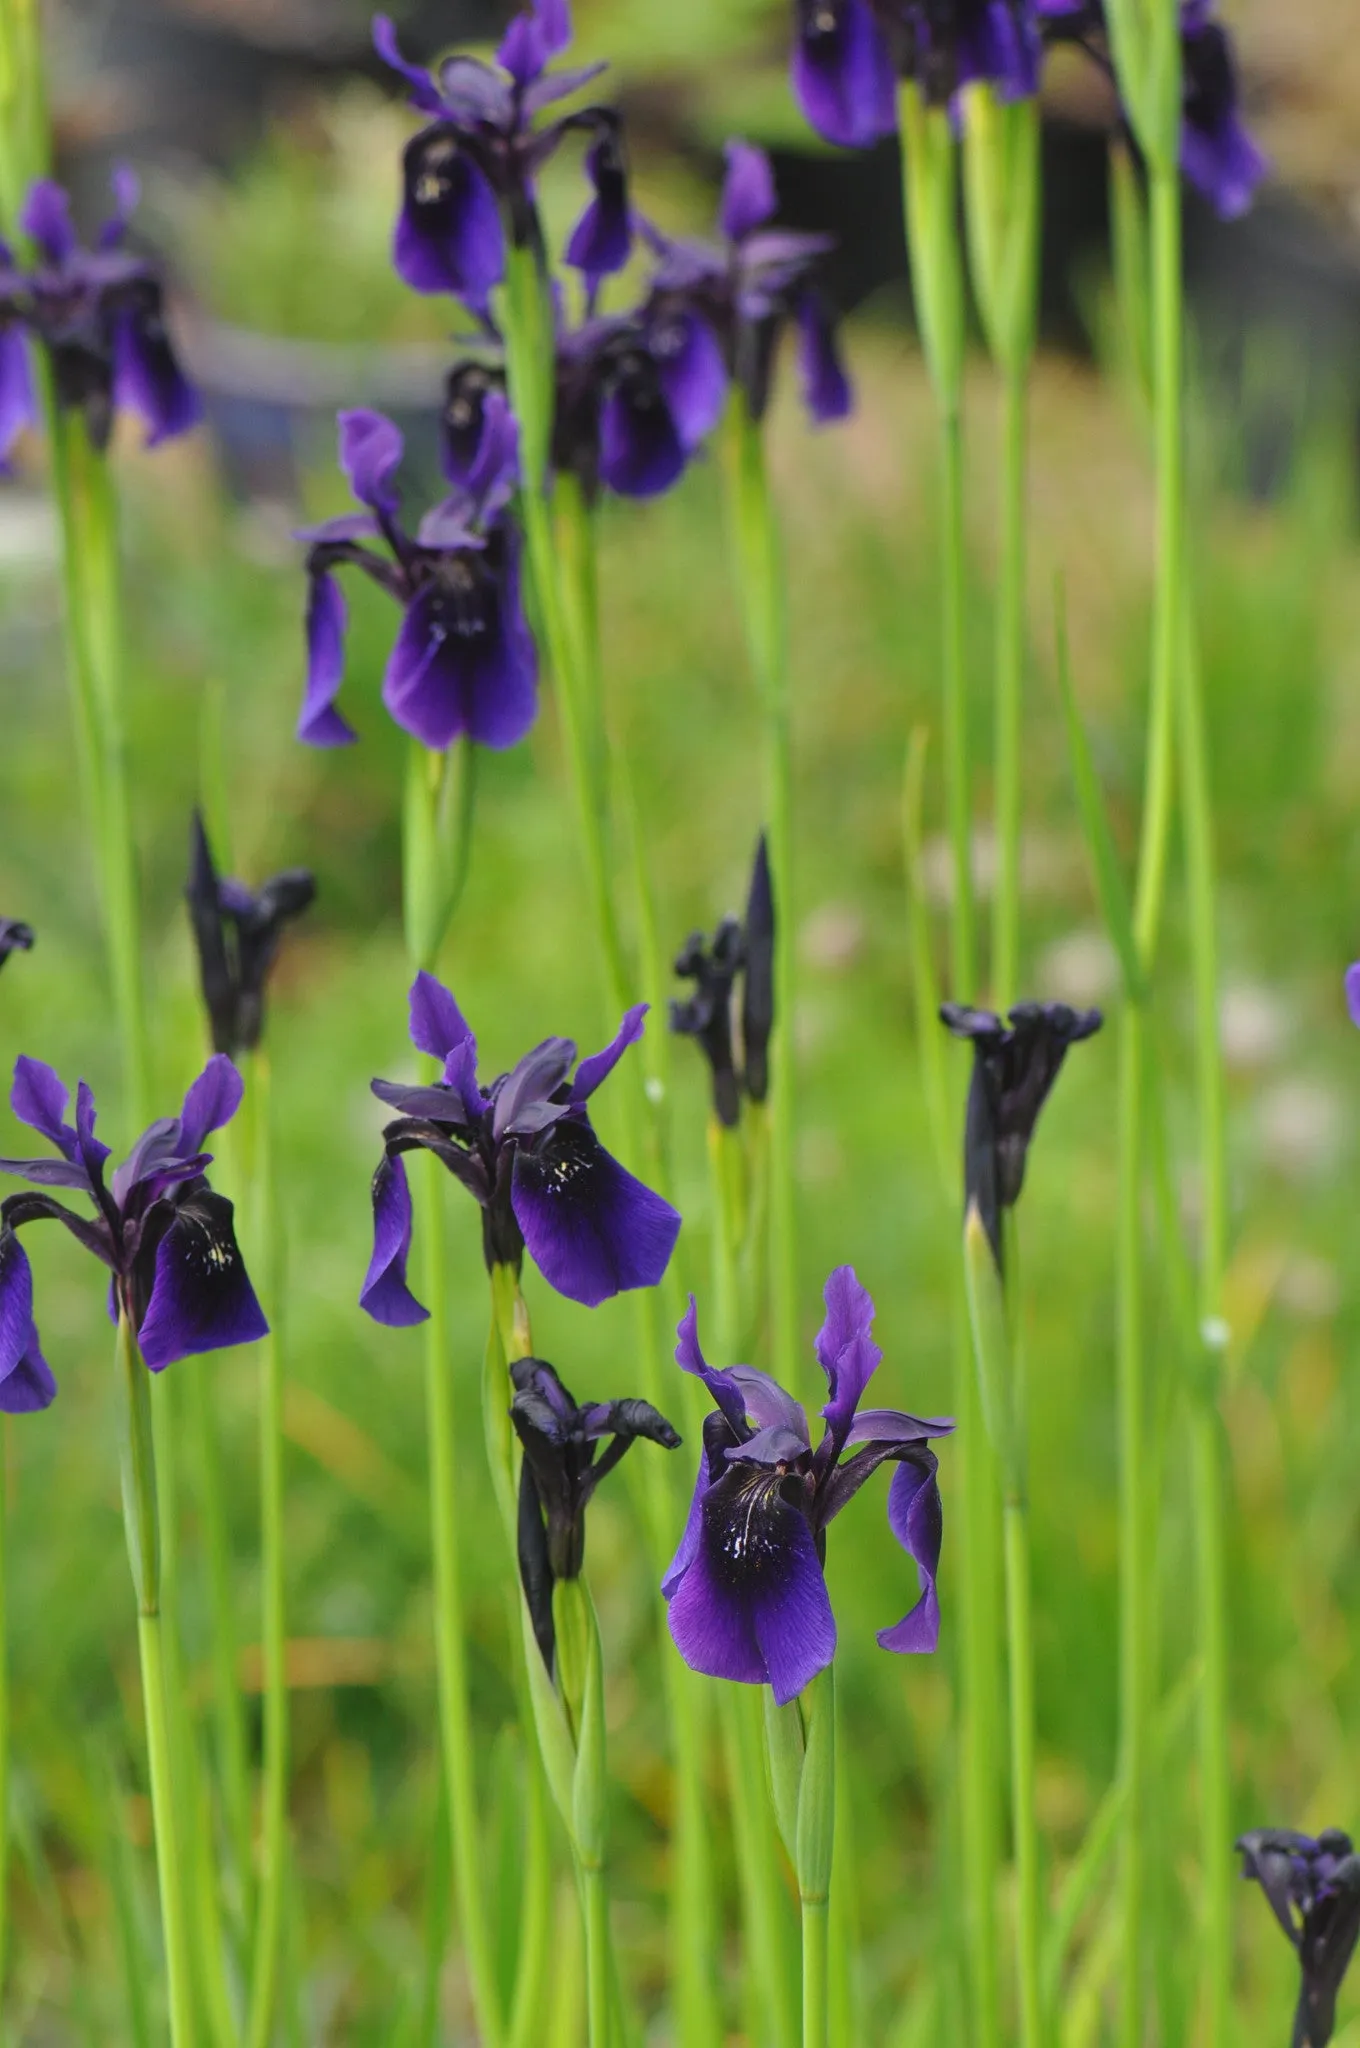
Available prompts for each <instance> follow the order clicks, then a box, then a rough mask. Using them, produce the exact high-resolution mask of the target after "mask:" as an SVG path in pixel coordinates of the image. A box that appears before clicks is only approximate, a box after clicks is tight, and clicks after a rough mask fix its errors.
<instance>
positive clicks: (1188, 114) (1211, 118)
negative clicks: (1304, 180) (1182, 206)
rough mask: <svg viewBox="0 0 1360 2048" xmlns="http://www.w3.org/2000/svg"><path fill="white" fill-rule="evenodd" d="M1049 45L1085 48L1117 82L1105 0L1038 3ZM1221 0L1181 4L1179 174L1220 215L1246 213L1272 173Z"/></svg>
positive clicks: (1229, 217)
mask: <svg viewBox="0 0 1360 2048" xmlns="http://www.w3.org/2000/svg"><path fill="white" fill-rule="evenodd" d="M1033 4H1034V6H1035V8H1036V10H1037V13H1038V16H1039V20H1040V26H1041V29H1042V31H1043V34H1044V37H1045V39H1046V40H1047V41H1049V42H1074V43H1079V44H1080V45H1081V47H1082V48H1083V49H1084V50H1085V51H1086V53H1087V54H1088V56H1090V57H1091V58H1092V59H1093V60H1094V62H1095V63H1096V64H1098V65H1099V66H1100V68H1101V70H1103V71H1105V72H1106V73H1107V74H1108V75H1109V77H1110V79H1111V81H1112V82H1113V80H1114V65H1113V63H1112V61H1111V58H1110V49H1109V37H1108V34H1107V30H1106V24H1105V9H1104V5H1103V0H1033ZM1214 5H1215V0H1181V71H1182V93H1183V103H1184V119H1183V122H1182V126H1181V169H1182V171H1183V172H1184V173H1185V175H1186V177H1187V178H1188V179H1189V181H1190V183H1191V184H1192V185H1193V186H1194V187H1195V189H1196V190H1197V191H1198V192H1200V193H1202V194H1203V196H1204V197H1205V198H1206V199H1207V200H1208V201H1209V204H1210V205H1211V206H1212V207H1213V208H1214V210H1215V212H1217V213H1218V214H1219V215H1220V217H1221V218H1222V219H1224V220H1234V219H1236V218H1237V216H1238V215H1239V214H1242V213H1245V212H1246V210H1247V208H1248V207H1249V206H1250V205H1251V202H1252V199H1253V198H1254V196H1255V193H1256V188H1257V186H1258V185H1259V184H1260V183H1261V180H1262V179H1263V178H1264V177H1265V175H1266V172H1267V171H1268V169H1269V168H1270V166H1269V164H1268V162H1267V160H1266V158H1265V156H1264V155H1263V154H1262V152H1261V150H1260V149H1259V148H1258V147H1257V145H1256V143H1255V142H1254V141H1253V140H1252V138H1251V136H1250V135H1249V134H1248V133H1247V130H1246V127H1245V125H1244V123H1243V121H1242V116H1241V97H1240V93H1239V89H1238V78H1237V63H1236V59H1235V58H1234V55H1233V48H1232V42H1231V39H1230V38H1229V36H1228V33H1227V31H1226V29H1225V28H1224V27H1223V25H1222V23H1221V22H1218V21H1215V20H1214Z"/></svg>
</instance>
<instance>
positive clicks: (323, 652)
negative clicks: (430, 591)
mask: <svg viewBox="0 0 1360 2048" xmlns="http://www.w3.org/2000/svg"><path fill="white" fill-rule="evenodd" d="M345 617H346V608H345V594H344V592H343V591H342V590H341V588H340V585H339V584H338V583H337V581H336V579H335V578H334V576H332V575H331V573H330V571H329V570H328V569H314V570H313V571H312V573H311V576H310V579H309V585H308V592H307V686H306V690H305V692H304V694H303V699H302V709H301V711H300V712H299V714H298V723H297V736H298V738H299V739H300V740H303V741H304V742H305V743H306V744H307V745H308V746H310V747H347V746H350V745H352V744H353V742H354V741H355V740H356V739H357V738H358V737H359V735H358V734H357V733H356V732H355V730H354V727H353V726H352V725H351V724H350V723H349V720H348V719H347V718H345V717H343V716H342V714H341V713H340V712H338V711H337V710H336V708H335V699H336V696H337V694H338V692H339V689H340V684H341V681H342V679H343V677H344V673H345Z"/></svg>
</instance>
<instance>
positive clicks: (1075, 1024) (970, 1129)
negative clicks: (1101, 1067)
mask: <svg viewBox="0 0 1360 2048" xmlns="http://www.w3.org/2000/svg"><path fill="white" fill-rule="evenodd" d="M940 1020H941V1022H942V1023H943V1024H944V1025H946V1026H947V1028H948V1029H949V1030H950V1031H952V1032H953V1034H954V1036H955V1037H956V1038H966V1039H968V1040H969V1041H970V1042H971V1044H972V1047H973V1078H972V1081H971V1083H970V1085H969V1089H968V1113H967V1117H966V1119H965V1123H964V1136H963V1185H964V1203H965V1206H966V1207H972V1206H973V1205H974V1204H976V1206H977V1211H978V1214H979V1216H980V1217H981V1219H982V1222H983V1225H984V1226H985V1228H986V1231H987V1236H988V1238H989V1239H990V1241H991V1246H992V1250H993V1252H994V1253H995V1255H996V1262H997V1265H998V1267H1000V1265H1001V1262H1002V1252H1001V1211H1002V1210H1003V1209H1009V1208H1012V1207H1013V1206H1014V1204H1015V1203H1016V1202H1018V1201H1019V1199H1020V1190H1021V1188H1022V1187H1023V1186H1024V1181H1025V1160H1026V1158H1027V1157H1028V1154H1029V1143H1030V1139H1031V1138H1032V1137H1033V1136H1034V1126H1035V1125H1036V1123H1037V1122H1038V1121H1039V1111H1040V1110H1041V1109H1042V1108H1043V1106H1044V1104H1045V1102H1046V1101H1047V1100H1048V1094H1049V1090H1050V1089H1051V1088H1052V1086H1053V1083H1054V1082H1055V1081H1056V1080H1057V1078H1058V1070H1059V1068H1060V1067H1061V1066H1062V1063H1063V1061H1064V1059H1065V1058H1066V1057H1067V1048H1068V1047H1069V1046H1070V1045H1077V1044H1079V1043H1080V1041H1081V1040H1082V1039H1083V1038H1090V1037H1091V1036H1092V1035H1093V1034H1094V1033H1095V1032H1097V1031H1099V1029H1100V1027H1101V1025H1102V1024H1103V1023H1104V1021H1105V1020H1104V1018H1103V1017H1102V1016H1101V1013H1100V1011H1099V1010H1072V1009H1069V1008H1068V1006H1067V1004H1066V1003H1017V1004H1016V1005H1015V1007H1014V1008H1013V1009H1012V1011H1011V1013H1010V1024H1009V1026H1007V1025H1005V1024H1003V1023H1002V1021H1001V1019H1000V1017H998V1016H997V1015H996V1014H995V1012H994V1011H992V1010H973V1009H970V1008H969V1007H968V1005H967V1004H965V1003H944V1004H942V1005H941V1007H940Z"/></svg>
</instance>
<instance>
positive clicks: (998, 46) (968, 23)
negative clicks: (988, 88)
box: [955, 0, 1042, 100]
mask: <svg viewBox="0 0 1360 2048" xmlns="http://www.w3.org/2000/svg"><path fill="white" fill-rule="evenodd" d="M956 34H957V53H956V57H955V64H956V76H957V80H958V83H959V84H960V85H968V84H971V83H973V82H974V81H976V80H979V79H985V80H987V81H989V82H990V83H991V84H992V85H994V86H995V87H996V90H997V92H998V94H999V96H1000V97H1001V98H1002V99H1007V100H1020V99H1029V98H1031V97H1032V96H1033V95H1034V94H1035V93H1036V92H1037V91H1038V89H1039V65H1040V60H1041V57H1042V48H1041V45H1040V42H1039V36H1038V31H1037V28H1036V27H1035V25H1034V22H1033V21H1032V19H1031V17H1030V13H1029V7H1028V0H1026V5H1025V6H1024V7H1023V8H1018V7H1017V6H1016V5H1015V4H1014V0H973V5H972V7H971V8H970V9H966V10H964V13H963V18H962V19H961V21H960V24H959V26H958V29H957V31H956Z"/></svg>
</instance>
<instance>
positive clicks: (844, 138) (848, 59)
mask: <svg viewBox="0 0 1360 2048" xmlns="http://www.w3.org/2000/svg"><path fill="white" fill-rule="evenodd" d="M1180 21H1181V62H1182V68H1183V108H1182V127H1181V166H1182V169H1183V170H1184V172H1185V175H1186V177H1187V178H1188V179H1189V180H1190V182H1191V184H1192V185H1194V186H1195V187H1196V188H1197V190H1199V191H1200V192H1202V193H1203V195H1204V197H1205V198H1206V199H1207V200H1208V201H1209V202H1210V204H1211V205H1212V206H1213V207H1215V208H1216V210H1217V211H1218V212H1219V213H1220V214H1221V215H1222V216H1223V217H1224V218H1225V219H1228V218H1231V217H1233V216H1234V215H1236V214H1239V213H1241V212H1243V211H1244V210H1245V208H1246V207H1247V206H1248V205H1249V204H1250V202H1251V198H1252V195H1253V193H1254V192H1255V190H1256V187H1257V186H1258V185H1259V184H1260V182H1261V179H1262V178H1263V177H1264V175H1265V171H1266V162H1265V158H1264V157H1263V156H1262V154H1261V151H1260V150H1259V149H1258V148H1257V146H1256V144H1255V143H1254V142H1253V141H1252V139H1251V136H1250V135H1249V134H1248V132H1247V129H1246V127H1245V125H1244V123H1243V120H1242V114H1241V95H1240V91H1239V87H1238V79H1237V67H1236V63H1235V61H1234V57H1233V51H1232V44H1231V41H1230V40H1229V37H1228V33H1227V31H1226V29H1225V28H1224V27H1223V25H1222V23H1221V22H1219V21H1218V20H1217V19H1216V18H1215V0H1181V9H1180ZM1057 42H1066V43H1075V44H1078V45H1079V46H1080V47H1081V48H1082V49H1084V50H1085V51H1086V52H1087V53H1088V54H1089V56H1090V57H1091V58H1092V59H1093V61H1094V62H1095V63H1096V64H1098V65H1099V66H1100V68H1101V69H1102V70H1103V71H1104V72H1106V74H1107V75H1108V76H1109V77H1110V78H1111V80H1113V77H1114V70H1113V65H1112V63H1111V60H1110V49H1109V36H1108V31H1107V27H1106V21H1105V10H1104V5H1103V0H795V39H794V52H793V83H794V90H795V92H796V93H797V96H798V100H799V103H800V105H801V106H802V109H803V112H804V113H805V114H806V116H807V118H808V120H809V121H810V122H811V124H812V126H813V127H814V128H815V129H816V130H817V132H818V134H819V135H823V136H825V138H826V140H827V141H828V142H834V143H839V144H840V145H841V146H842V147H844V148H847V149H864V148H867V147H868V146H869V145H870V144H871V143H874V142H877V141H878V140H880V138H881V137H883V136H885V135H891V134H893V133H894V131H895V129H896V126H897V111H896V84H897V80H898V79H899V78H909V79H914V80H915V81H916V82H917V84H918V85H919V86H920V88H921V90H922V91H923V92H924V93H925V95H926V97H927V99H929V100H932V101H934V102H936V103H937V104H943V103H945V102H947V101H949V100H952V99H953V97H954V95H955V94H956V93H958V92H959V91H960V90H961V89H962V88H963V87H965V86H968V85H973V84H978V83H986V84H989V85H991V86H993V87H994V88H995V89H996V91H997V92H998V93H999V94H1000V95H1001V96H1002V98H1004V99H1026V98H1029V97H1030V96H1031V95H1032V94H1034V93H1036V92H1037V91H1038V89H1039V79H1040V73H1041V69H1042V61H1043V52H1044V48H1045V46H1046V45H1047V44H1050V43H1057Z"/></svg>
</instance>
